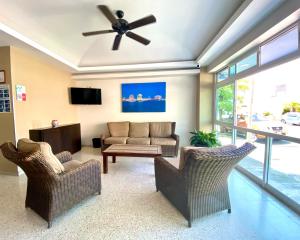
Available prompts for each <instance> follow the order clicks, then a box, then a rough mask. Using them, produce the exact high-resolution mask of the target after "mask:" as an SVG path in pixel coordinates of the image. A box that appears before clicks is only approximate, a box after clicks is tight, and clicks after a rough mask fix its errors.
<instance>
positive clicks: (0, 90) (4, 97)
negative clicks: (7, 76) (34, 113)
mask: <svg viewBox="0 0 300 240" xmlns="http://www.w3.org/2000/svg"><path fill="white" fill-rule="evenodd" d="M3 112H10V96H9V86H8V85H7V84H3V85H0V113H3Z"/></svg>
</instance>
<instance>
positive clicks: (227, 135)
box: [215, 125, 232, 146]
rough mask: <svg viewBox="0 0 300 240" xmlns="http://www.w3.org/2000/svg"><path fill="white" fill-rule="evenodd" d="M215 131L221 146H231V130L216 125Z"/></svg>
mask: <svg viewBox="0 0 300 240" xmlns="http://www.w3.org/2000/svg"><path fill="white" fill-rule="evenodd" d="M215 129H216V133H217V137H218V140H219V141H220V143H221V144H222V146H224V145H229V144H232V128H230V127H225V126H220V125H216V128H215Z"/></svg>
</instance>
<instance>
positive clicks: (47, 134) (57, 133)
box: [29, 123, 81, 154]
mask: <svg viewBox="0 0 300 240" xmlns="http://www.w3.org/2000/svg"><path fill="white" fill-rule="evenodd" d="M29 137H30V139H31V140H33V141H36V142H47V143H49V144H50V146H51V148H52V151H53V153H54V154H56V153H60V152H62V151H69V152H71V153H75V152H78V151H80V150H81V133H80V123H75V124H66V125H61V126H58V127H55V128H53V127H47V128H38V129H30V130H29Z"/></svg>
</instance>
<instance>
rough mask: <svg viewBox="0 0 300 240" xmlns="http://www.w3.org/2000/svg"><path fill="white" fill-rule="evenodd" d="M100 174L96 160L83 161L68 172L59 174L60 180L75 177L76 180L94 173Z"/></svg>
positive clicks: (99, 167)
mask: <svg viewBox="0 0 300 240" xmlns="http://www.w3.org/2000/svg"><path fill="white" fill-rule="evenodd" d="M95 173H96V174H98V175H99V176H100V174H101V165H100V162H99V161H97V160H94V159H92V160H89V161H87V162H84V163H83V164H81V165H80V166H78V167H77V168H74V169H72V170H70V171H68V172H65V173H63V174H61V175H60V179H59V180H60V181H65V180H70V179H76V182H77V181H79V180H80V178H89V177H91V176H92V175H94V174H95Z"/></svg>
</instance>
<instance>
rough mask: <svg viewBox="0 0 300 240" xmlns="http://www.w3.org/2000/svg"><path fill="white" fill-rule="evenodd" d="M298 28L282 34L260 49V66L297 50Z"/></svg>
mask: <svg viewBox="0 0 300 240" xmlns="http://www.w3.org/2000/svg"><path fill="white" fill-rule="evenodd" d="M298 41H299V40H298V27H295V28H293V29H291V30H290V31H288V32H286V33H284V34H282V35H281V36H279V37H277V38H275V39H274V40H272V41H270V42H268V43H266V44H265V45H263V46H261V48H260V57H261V58H260V62H261V65H263V64H266V63H268V62H271V61H273V60H276V59H278V58H280V57H283V56H285V55H287V54H289V53H292V52H295V51H297V50H298V44H299V43H298Z"/></svg>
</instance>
